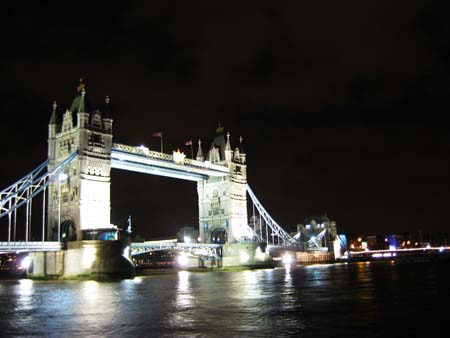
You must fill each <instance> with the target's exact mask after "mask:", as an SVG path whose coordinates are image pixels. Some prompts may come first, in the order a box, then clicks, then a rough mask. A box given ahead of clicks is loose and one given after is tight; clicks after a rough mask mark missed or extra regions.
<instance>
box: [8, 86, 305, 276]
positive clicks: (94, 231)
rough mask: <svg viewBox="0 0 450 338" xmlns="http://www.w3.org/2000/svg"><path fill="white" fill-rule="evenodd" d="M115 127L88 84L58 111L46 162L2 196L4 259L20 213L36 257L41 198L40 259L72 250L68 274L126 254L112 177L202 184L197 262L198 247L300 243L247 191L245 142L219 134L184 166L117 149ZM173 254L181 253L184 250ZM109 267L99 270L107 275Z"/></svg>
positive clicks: (181, 160)
mask: <svg viewBox="0 0 450 338" xmlns="http://www.w3.org/2000/svg"><path fill="white" fill-rule="evenodd" d="M112 125H113V119H112V117H111V108H110V101H109V98H108V97H107V98H106V100H105V103H104V104H103V106H102V107H101V110H100V109H92V108H91V107H89V106H88V104H87V100H86V91H85V87H84V84H83V83H80V86H79V87H78V93H77V95H76V97H75V98H74V100H73V102H72V104H71V106H70V109H67V110H66V111H65V112H64V113H63V114H62V119H60V113H59V112H58V110H57V105H56V103H54V105H53V111H52V114H51V118H50V122H49V126H48V159H47V160H46V161H44V162H43V163H42V164H41V165H40V166H38V167H37V168H36V169H34V170H33V171H32V172H30V173H29V174H28V175H26V176H24V177H23V178H22V179H20V180H18V181H17V182H15V183H13V184H12V185H10V186H9V187H8V188H6V189H4V190H2V191H1V192H0V218H4V219H7V223H8V241H7V242H4V243H0V252H8V251H13V250H14V249H17V248H18V246H19V244H17V240H18V238H17V237H16V231H15V229H16V226H17V224H16V223H17V212H18V210H19V208H21V207H24V209H25V219H26V221H25V227H26V230H25V238H22V239H21V240H22V241H23V242H24V243H25V245H23V243H22V244H20V248H21V250H25V251H33V250H35V248H37V247H38V244H37V243H36V242H31V241H30V240H31V234H30V227H31V210H32V201H33V198H34V197H35V196H36V195H37V194H40V193H41V194H42V196H43V197H42V200H43V206H42V208H43V212H42V215H43V216H42V231H41V232H42V241H40V243H42V244H41V245H42V251H45V252H48V251H51V250H50V248H48V249H47V248H45V249H44V247H45V243H49V245H53V246H51V248H53V249H54V248H55V247H56V246H57V245H60V243H63V244H64V247H65V248H66V249H67V253H66V257H65V265H66V266H65V271H66V272H67V271H69V272H70V271H71V272H72V273H74V274H77V273H78V274H79V273H83V272H86V271H91V270H92V269H93V268H92V264H91V265H89V264H84V263H83V264H82V263H80V262H82V261H85V256H86V255H87V254H86V253H92V252H93V251H92V250H94V251H95V252H96V255H97V258H98V257H100V256H101V255H103V256H102V257H103V258H99V259H98V260H102V259H103V260H104V261H108V255H111V254H113V255H116V254H115V253H114V250H116V251H117V250H123V249H124V248H122V249H120V245H115V244H114V245H112V244H111V243H112V242H114V241H117V239H118V238H117V227H116V226H115V225H113V224H111V221H110V209H111V202H110V184H111V176H110V171H111V169H119V170H126V171H131V172H140V173H145V174H150V175H160V176H166V177H172V178H177V179H183V180H190V181H194V182H196V183H197V193H198V210H199V221H198V222H199V233H200V241H199V242H201V243H199V244H198V245H197V246H196V247H195V246H193V245H191V246H190V249H189V250H190V252H191V253H194V254H195V252H197V254H198V252H199V250H200V249H199V247H202V250H203V251H204V250H206V251H208V250H209V252H216V251H215V250H216V249H217V247H216V246H217V245H222V246H223V245H227V244H231V243H236V242H240V241H242V240H244V241H247V242H248V239H252V240H254V242H255V245H256V246H257V245H258V243H260V242H267V243H269V244H272V245H291V246H292V245H295V244H296V243H297V241H296V239H295V238H294V237H292V236H291V235H290V234H289V233H287V232H286V231H285V230H284V229H283V228H282V227H281V226H279V225H278V223H277V222H275V220H274V219H273V218H272V217H271V216H270V214H269V213H268V212H267V211H266V209H265V208H264V207H263V206H262V204H261V203H260V202H259V201H258V199H257V198H256V196H255V194H254V193H253V191H252V190H251V189H250V187H249V186H248V184H247V163H246V153H245V151H244V149H243V147H242V138H240V140H239V144H238V146H236V147H234V148H232V146H231V141H230V134H229V133H226V134H225V131H224V128H223V127H221V126H219V127H218V128H217V130H216V136H215V138H214V140H213V141H212V143H211V147H210V148H209V150H207V151H206V152H205V154H204V152H203V149H202V147H201V143H200V142H199V146H198V151H197V156H196V158H195V159H187V158H185V157H184V154H182V153H180V152H179V151H178V152H173V153H172V154H165V153H162V152H157V151H153V150H150V149H148V148H146V147H144V146H130V145H124V144H119V143H113V142H112V138H113V133H112ZM45 169H46V170H45ZM247 193H248V195H249V196H250V198H251V201H252V202H253V217H254V218H255V217H256V216H255V209H256V210H257V211H258V214H259V220H260V221H259V223H258V227H255V224H253V228H251V227H250V226H249V224H248V213H247ZM263 223H264V224H263ZM13 229H14V231H13ZM270 240H271V241H272V243H270ZM94 242H95V245H94V244H93V243H94ZM50 243H58V244H57V245H56V246H55V244H50ZM171 245H172V244H171ZM208 245H209V246H208ZM246 245H247V246H246V248H248V243H247V244H246ZM172 246H173V247H172V249H180V248H181V246H182V245H180V244H176V245H172ZM256 246H255V247H256ZM27 247H28V249H27ZM150 247H152V246H151V245H150V246H149V245H147V250H153V249H151V248H150ZM154 247H155V246H153V248H154ZM194 247H195V248H194ZM131 249H132V250H133V251H134V254H136V253H138V252H142V250H143V246H141V245H139V244H133V245H132V248H131ZM183 249H187V247H183ZM125 251H126V250H125ZM225 251H226V250H225ZM231 251H233V250H231ZM231 251H230V252H231ZM121 255H122V252H121V253H120V254H119V256H121ZM116 256H117V255H116ZM44 259H46V258H44ZM118 260H120V259H118ZM91 263H92V262H91ZM114 264H119V263H117V262H115V263H114ZM121 264H122V266H125V265H126V264H125V263H123V262H122V263H121ZM104 265H105V264H103V268H100V267H99V268H98V269H100V270H101V269H105V268H104ZM119 265H120V264H119ZM68 266H69V268H68ZM99 266H101V264H100V265H99ZM109 268H111V267H109ZM109 268H108V269H109ZM89 269H90V270H89ZM106 270H107V269H106Z"/></svg>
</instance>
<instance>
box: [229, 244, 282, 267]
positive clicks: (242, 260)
mask: <svg viewBox="0 0 450 338" xmlns="http://www.w3.org/2000/svg"><path fill="white" fill-rule="evenodd" d="M273 266H274V262H273V260H272V257H271V256H270V255H269V252H268V250H267V248H264V247H261V244H260V243H258V242H242V243H228V244H224V246H223V254H222V267H224V268H225V267H250V268H261V267H273Z"/></svg>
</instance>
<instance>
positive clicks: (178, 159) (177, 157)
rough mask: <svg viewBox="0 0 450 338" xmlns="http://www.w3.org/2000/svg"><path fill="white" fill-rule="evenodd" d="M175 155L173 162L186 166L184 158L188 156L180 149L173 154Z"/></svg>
mask: <svg viewBox="0 0 450 338" xmlns="http://www.w3.org/2000/svg"><path fill="white" fill-rule="evenodd" d="M172 155H173V161H174V162H175V163H177V164H184V158H185V157H186V155H185V154H184V153H182V152H180V150H179V149H178V150H177V151H174V152H173V153H172Z"/></svg>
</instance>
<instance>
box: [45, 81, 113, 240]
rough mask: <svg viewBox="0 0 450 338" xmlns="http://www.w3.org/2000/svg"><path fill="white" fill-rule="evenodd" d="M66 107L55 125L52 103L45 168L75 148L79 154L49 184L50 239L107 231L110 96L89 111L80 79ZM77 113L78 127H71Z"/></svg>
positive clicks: (108, 227) (94, 234) (49, 168)
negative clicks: (97, 108) (75, 94)
mask: <svg viewBox="0 0 450 338" xmlns="http://www.w3.org/2000/svg"><path fill="white" fill-rule="evenodd" d="M77 91H78V95H77V96H76V97H75V99H74V100H73V102H72V105H71V107H70V109H68V110H66V112H65V113H64V114H63V121H62V123H58V120H57V112H56V107H54V110H53V114H52V118H51V120H50V124H49V139H48V144H49V147H48V149H49V151H48V158H49V164H48V170H51V169H53V168H54V167H55V166H57V165H58V164H59V163H61V162H62V161H63V160H64V159H65V158H66V157H67V156H68V155H69V154H71V153H72V152H74V151H77V152H78V156H77V157H76V158H75V159H74V160H73V161H72V163H71V164H70V166H69V168H67V169H66V170H65V172H64V174H63V175H60V177H59V179H58V180H55V181H54V182H53V183H52V184H51V185H50V186H49V188H48V197H49V198H48V210H47V211H48V223H47V228H48V234H49V239H53V240H57V239H58V234H59V236H60V238H61V239H62V240H63V241H68V240H76V239H77V240H81V239H86V238H90V239H94V238H91V237H93V236H96V235H97V237H98V236H102V235H105V234H108V231H109V230H110V229H111V228H112V227H113V226H112V225H111V224H110V170H111V147H112V119H111V117H110V115H109V114H110V108H109V98H107V100H106V101H107V102H106V106H105V107H104V111H105V114H104V115H103V117H102V113H101V112H100V111H99V110H91V111H90V110H89V106H88V101H87V98H86V91H85V86H84V84H83V82H82V81H80V85H79V86H78V88H77ZM74 114H76V117H77V119H76V121H77V122H76V125H74V121H73V120H74V116H73V115H74Z"/></svg>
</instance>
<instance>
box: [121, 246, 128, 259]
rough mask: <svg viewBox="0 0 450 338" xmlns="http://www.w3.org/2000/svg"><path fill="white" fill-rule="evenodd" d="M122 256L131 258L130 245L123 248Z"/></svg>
mask: <svg viewBox="0 0 450 338" xmlns="http://www.w3.org/2000/svg"><path fill="white" fill-rule="evenodd" d="M122 256H124V257H127V258H129V257H130V247H129V246H127V247H126V248H125V249H123V254H122Z"/></svg>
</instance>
